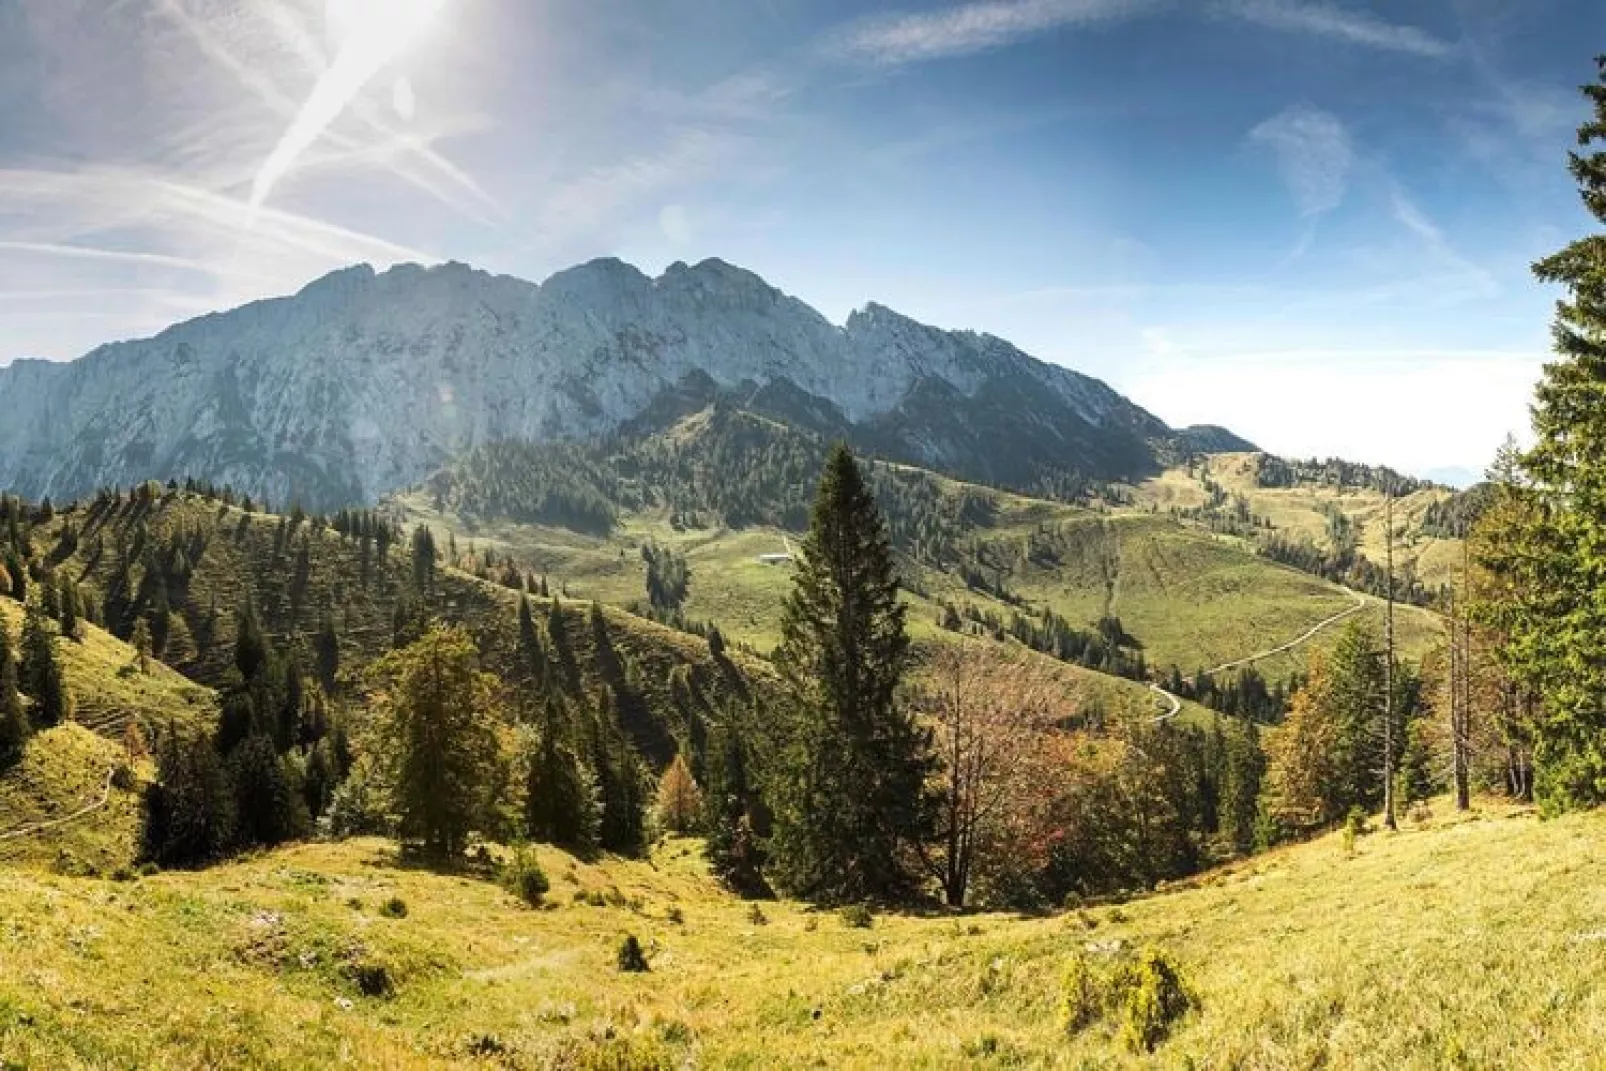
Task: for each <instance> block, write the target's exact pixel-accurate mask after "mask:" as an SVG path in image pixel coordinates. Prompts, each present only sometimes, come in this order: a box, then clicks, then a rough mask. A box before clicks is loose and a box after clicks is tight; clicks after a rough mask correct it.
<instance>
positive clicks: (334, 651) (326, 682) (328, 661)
mask: <svg viewBox="0 0 1606 1071" xmlns="http://www.w3.org/2000/svg"><path fill="white" fill-rule="evenodd" d="M313 647H314V648H315V654H316V656H317V659H318V681H319V683H320V684H322V685H323V690H324V691H326V692H328V693H330V694H331V695H332V694H333V693H334V690H335V682H336V680H337V679H338V678H339V676H340V634H339V633H338V632H336V631H335V617H334V614H332V613H330V612H329V611H328V610H327V609H325V610H324V612H323V614H322V615H321V616H320V617H319V618H318V635H317V637H316V638H315V639H314V640H313Z"/></svg>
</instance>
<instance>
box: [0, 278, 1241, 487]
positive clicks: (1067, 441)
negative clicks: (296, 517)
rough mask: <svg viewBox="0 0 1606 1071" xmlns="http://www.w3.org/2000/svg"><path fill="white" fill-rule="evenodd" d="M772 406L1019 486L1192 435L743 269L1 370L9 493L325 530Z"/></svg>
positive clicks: (383, 303) (1122, 459)
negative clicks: (568, 458) (401, 501)
mask: <svg viewBox="0 0 1606 1071" xmlns="http://www.w3.org/2000/svg"><path fill="white" fill-rule="evenodd" d="M688 390H689V391H691V392H693V393H700V394H704V395H706V394H707V393H708V392H709V391H728V392H733V393H736V394H739V395H741V396H743V397H753V398H757V397H759V396H760V395H763V396H764V398H765V399H766V400H767V404H768V405H769V406H770V407H772V408H774V409H776V410H778V411H782V412H784V413H786V414H787V416H788V419H791V420H793V421H797V422H801V423H804V424H806V425H807V426H810V427H812V428H814V429H815V430H820V431H825V432H829V433H830V434H832V435H842V436H846V437H848V438H850V439H852V440H854V441H855V442H857V443H858V444H859V445H861V446H863V447H864V448H866V449H870V450H874V451H875V452H878V453H882V454H885V455H886V456H889V457H895V458H899V459H901V460H907V461H913V462H918V463H921V464H925V465H928V466H932V467H936V468H940V469H942V470H944V471H949V472H953V473H956V474H960V475H964V476H967V477H970V478H975V479H981V480H986V481H988V482H992V483H998V484H1006V485H1011V486H1031V485H1036V484H1039V483H1042V482H1044V481H1049V482H1062V481H1066V480H1087V479H1110V478H1116V477H1123V478H1140V477H1141V476H1143V475H1147V474H1149V473H1151V472H1155V471H1158V470H1159V468H1160V467H1161V462H1162V461H1163V460H1164V459H1166V458H1170V457H1174V456H1175V455H1177V454H1180V453H1186V452H1190V451H1193V450H1196V449H1199V448H1201V447H1205V448H1210V447H1214V448H1218V449H1219V448H1229V447H1230V448H1234V449H1249V448H1251V447H1250V445H1249V444H1248V443H1245V442H1243V441H1242V440H1240V439H1237V438H1236V437H1233V436H1231V435H1230V433H1226V432H1224V431H1222V430H1221V429H1198V430H1193V431H1182V432H1178V431H1173V430H1172V429H1170V428H1168V427H1167V426H1166V425H1165V424H1164V423H1163V422H1162V421H1160V420H1159V419H1158V418H1156V417H1155V416H1153V415H1152V414H1150V413H1148V412H1146V411H1145V410H1143V409H1142V408H1140V407H1138V406H1137V405H1135V404H1133V403H1132V402H1131V401H1129V400H1127V399H1126V398H1123V397H1122V396H1121V395H1119V394H1117V393H1116V392H1115V391H1113V390H1112V389H1110V388H1109V387H1108V386H1106V385H1105V384H1103V383H1101V382H1099V381H1097V380H1094V379H1091V378H1088V377H1086V376H1082V375H1079V374H1077V373H1075V372H1072V371H1070V370H1068V369H1066V368H1062V367H1059V366H1057V365H1051V364H1046V363H1044V362H1042V361H1038V360H1036V359H1034V358H1032V357H1030V356H1028V355H1027V354H1025V353H1022V352H1021V351H1020V350H1018V349H1016V348H1015V347H1014V346H1011V345H1010V344H1009V343H1007V342H1005V341H1003V340H1002V339H998V338H994V337H992V336H988V335H979V334H976V333H974V332H955V331H942V330H938V329H936V328H932V327H927V326H925V325H923V324H919V323H916V322H915V321H913V320H910V319H908V318H907V317H904V316H900V315H899V314H897V313H895V312H893V311H892V310H890V309H887V308H885V307H883V306H879V305H875V304H870V305H867V306H866V307H865V308H863V309H862V310H860V311H858V312H855V313H854V314H853V315H851V316H850V317H849V318H848V320H847V322H846V323H845V324H843V325H840V326H838V325H836V324H832V323H831V322H829V321H828V320H826V319H825V317H823V316H821V315H820V314H819V313H818V312H816V311H815V310H813V309H811V308H810V307H808V306H807V305H805V304H804V303H802V302H801V301H798V300H797V299H795V298H792V297H789V296H787V295H785V294H783V293H781V292H780V291H779V290H776V289H774V288H773V287H771V286H769V285H768V284H767V283H766V282H764V280H762V279H760V278H759V277H758V276H756V275H753V274H752V273H750V272H747V271H743V270H742V269H740V268H736V267H733V266H732V265H729V264H726V263H724V262H723V261H719V260H707V261H704V262H702V263H700V264H697V265H695V266H688V265H686V264H681V263H677V264H674V265H672V266H671V267H669V268H668V269H667V270H666V271H665V272H664V274H663V275H661V276H659V277H657V278H649V277H648V276H646V275H644V274H642V273H641V272H639V271H637V270H636V269H635V268H633V267H631V266H629V265H628V264H624V263H622V262H620V261H617V260H598V261H593V262H591V263H588V264H584V265H581V266H578V267H575V268H572V269H569V270H567V271H564V272H560V273H559V274H557V275H555V276H553V277H552V278H550V279H548V280H547V281H546V282H545V283H543V284H540V285H536V284H534V283H528V282H524V281H522V280H519V279H514V278H510V277H505V276H492V275H488V274H486V273H484V272H478V271H474V270H473V269H471V268H468V267H466V266H464V265H461V264H447V265H443V266H439V267H432V268H422V267H419V266H417V265H403V266H400V267H396V268H393V269H391V270H389V271H387V272H385V273H383V274H376V273H375V272H374V270H373V269H372V268H370V267H368V266H366V265H361V266H358V267H353V268H349V269H345V270H343V271H339V272H336V273H334V274H332V275H330V276H328V277H326V278H324V279H321V280H319V281H317V282H314V283H312V284H311V285H309V286H307V287H306V288H305V289H304V290H302V291H301V292H300V293H299V294H296V295H294V296H291V297H285V298H280V299H276V300H272V301H263V302H258V303H256V304H252V305H248V306H245V307H243V308H240V309H235V310H233V311H230V312H222V313H217V314H214V315H210V316H205V317H202V318H200V319H197V320H192V321H189V322H187V323H183V324H179V325H177V326H174V327H172V328H169V329H168V330H166V331H164V332H162V333H161V334H160V335H158V336H156V337H155V338H151V339H143V340H139V341H133V342H120V343H114V344H111V345H107V346H102V347H100V348H99V349H97V350H95V351H94V352H92V353H90V354H89V355H87V356H85V357H83V358H82V359H80V360H78V361H74V362H71V363H68V364H51V363H48V362H40V361H17V362H15V363H13V364H12V365H10V366H8V367H6V368H0V488H5V489H9V490H13V491H16V492H19V493H21V494H22V495H24V496H25V497H28V498H31V499H33V500H35V501H38V500H40V499H42V498H44V497H46V496H52V497H54V498H56V499H57V500H60V499H70V498H76V497H83V496H85V495H88V494H91V493H92V492H93V491H94V490H95V489H96V488H98V487H103V486H111V485H125V486H126V485H129V484H133V483H137V482H139V481H142V480H146V479H161V480H166V479H169V478H172V477H177V478H179V479H182V478H184V477H186V476H204V477H206V478H208V479H210V480H212V481H214V482H218V483H227V484H229V485H231V486H233V487H235V488H236V489H237V490H240V491H243V492H246V493H249V494H251V495H253V496H254V497H256V498H258V499H262V498H264V497H266V498H268V499H270V500H271V501H273V502H275V503H290V502H293V501H297V500H299V501H300V502H302V503H303V504H304V505H306V506H308V507H309V508H317V509H333V508H335V507H339V506H358V505H371V504H372V503H373V501H374V500H375V499H377V498H378V497H379V496H380V495H382V494H384V493H385V492H388V491H391V490H395V489H397V488H401V487H405V486H408V485H411V484H413V483H416V482H417V481H419V480H421V479H422V478H423V477H424V476H426V475H427V474H428V473H429V472H431V471H432V470H434V469H435V468H437V467H439V466H440V465H441V464H442V463H443V462H445V461H447V460H449V459H450V458H452V457H455V456H457V455H458V454H460V453H462V452H463V451H464V450H466V449H468V448H471V447H473V446H476V445H481V444H485V443H489V442H495V441H500V440H515V439H516V440H525V441H530V442H541V443H549V442H555V441H559V440H566V439H578V438H587V437H592V436H597V435H604V434H609V433H612V432H614V431H616V430H618V429H619V428H621V427H622V426H624V425H625V424H627V423H628V422H630V421H632V420H634V419H636V418H637V417H638V416H640V415H641V414H642V413H644V412H646V411H648V410H650V409H651V408H653V407H654V406H655V405H658V404H663V403H664V401H665V400H666V399H672V398H673V397H674V396H676V395H677V394H679V393H683V392H685V391H688Z"/></svg>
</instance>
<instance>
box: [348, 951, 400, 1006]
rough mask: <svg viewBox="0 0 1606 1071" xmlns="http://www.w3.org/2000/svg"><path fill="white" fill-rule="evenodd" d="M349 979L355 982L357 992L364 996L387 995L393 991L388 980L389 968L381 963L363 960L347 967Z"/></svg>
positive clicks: (392, 985) (393, 987) (393, 988)
mask: <svg viewBox="0 0 1606 1071" xmlns="http://www.w3.org/2000/svg"><path fill="white" fill-rule="evenodd" d="M349 972H350V974H351V980H352V981H353V982H355V983H357V992H359V993H361V994H362V995H363V996H365V997H388V996H390V995H391V993H393V992H395V986H394V984H392V982H391V980H390V969H389V968H388V967H386V966H385V965H384V964H383V963H375V962H373V961H372V960H364V961H362V962H359V963H353V964H352V965H351V967H350V968H349Z"/></svg>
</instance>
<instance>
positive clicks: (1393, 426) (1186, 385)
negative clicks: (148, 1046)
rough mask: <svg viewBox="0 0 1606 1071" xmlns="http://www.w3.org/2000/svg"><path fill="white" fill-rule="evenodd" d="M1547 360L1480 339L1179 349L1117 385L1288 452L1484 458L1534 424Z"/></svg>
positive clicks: (1394, 460)
mask: <svg viewBox="0 0 1606 1071" xmlns="http://www.w3.org/2000/svg"><path fill="white" fill-rule="evenodd" d="M1544 361H1545V357H1544V356H1543V355H1542V354H1539V353H1525V352H1507V351H1482V350H1469V351H1438V350H1294V351H1280V352H1261V353H1249V354H1243V355H1239V356H1221V357H1213V358H1208V359H1205V358H1201V357H1200V356H1198V355H1197V354H1192V355H1190V354H1188V353H1185V352H1179V353H1177V354H1176V355H1174V356H1168V357H1164V358H1159V359H1156V360H1153V361H1151V362H1149V363H1147V364H1146V365H1145V366H1144V367H1142V368H1141V369H1140V370H1139V371H1138V372H1137V373H1136V374H1134V375H1130V376H1127V377H1124V379H1123V380H1122V381H1121V382H1119V383H1117V386H1119V387H1120V388H1122V389H1123V390H1125V391H1127V392H1128V393H1130V395H1131V396H1132V398H1133V399H1134V400H1135V401H1137V402H1138V403H1139V404H1141V405H1143V406H1145V407H1146V408H1148V409H1150V410H1152V411H1153V412H1154V413H1155V414H1156V415H1157V416H1159V417H1160V418H1161V419H1163V420H1165V421H1167V422H1168V423H1170V424H1173V425H1186V424H1194V423H1213V424H1224V425H1226V426H1227V427H1230V428H1231V429H1232V430H1233V431H1235V432H1237V433H1238V434H1240V435H1243V436H1244V437H1246V438H1248V439H1250V440H1251V441H1253V442H1254V443H1255V444H1257V445H1258V446H1260V447H1262V448H1263V449H1266V450H1270V451H1272V452H1273V453H1278V454H1283V455H1285V456H1297V457H1309V456H1317V457H1328V456H1338V457H1344V458H1348V459H1351V460H1355V461H1366V462H1372V463H1376V464H1387V465H1391V466H1393V467H1395V468H1399V469H1402V470H1405V471H1408V472H1415V473H1426V472H1428V471H1430V470H1433V469H1436V468H1448V467H1452V466H1463V467H1467V468H1472V469H1474V470H1480V469H1481V468H1482V467H1483V466H1484V465H1486V464H1487V463H1488V461H1489V460H1490V459H1491V458H1492V457H1493V455H1494V451H1495V448H1496V447H1498V446H1499V445H1500V442H1501V440H1502V439H1503V438H1504V437H1505V435H1506V434H1507V433H1508V432H1511V433H1515V434H1518V435H1521V434H1523V432H1524V431H1525V429H1526V428H1527V427H1528V402H1529V399H1530V398H1531V397H1532V396H1533V386H1534V384H1535V382H1537V381H1538V378H1539V374H1540V368H1541V366H1542V364H1543V363H1544ZM1424 398H1432V399H1433V404H1431V405H1426V406H1424V405H1423V403H1422V399H1424Z"/></svg>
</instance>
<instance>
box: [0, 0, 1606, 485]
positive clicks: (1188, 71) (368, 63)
mask: <svg viewBox="0 0 1606 1071" xmlns="http://www.w3.org/2000/svg"><path fill="white" fill-rule="evenodd" d="M1603 50H1606V7H1603V6H1602V5H1600V4H1599V3H1598V0H1590V2H1585V0H1394V2H1389V3H1383V2H1382V0H1371V2H1370V3H1366V2H1364V0H1332V2H1316V0H987V2H980V3H970V4H963V3H961V4H954V3H919V2H911V3H910V4H909V5H907V6H900V7H896V8H893V7H887V8H881V7H879V6H878V5H871V4H867V3H846V2H838V0H814V2H810V0H614V2H610V3H596V2H595V0H586V2H582V0H388V2H387V0H253V2H250V3H245V2H241V0H115V2H113V0H0V361H6V360H9V359H11V358H13V357H16V356H23V355H28V356H45V357H52V358H70V357H73V356H76V355H78V354H80V353H82V352H84V351H86V350H88V349H89V348H90V347H92V346H93V345H94V344H96V343H98V342H101V341H106V340H109V339H113V338H122V337H130V336H137V335H142V334H148V333H151V332H154V331H156V330H159V329H160V328H161V327H162V326H164V325H166V324H167V323H170V322H172V321H174V320H176V319H181V318H184V317H187V316H190V315H194V314H198V313H201V312H205V311H210V310H212V309H215V308H219V307H224V306H229V305H233V304H237V303H239V302H241V301H244V300H248V299H252V298H256V297H260V296H265V295H270V294H275V293H282V292H286V291H289V290H293V289H295V288H297V287H299V286H300V285H302V284H304V283H305V282H307V281H308V280H309V279H311V278H314V277H316V276H318V275H321V274H323V273H324V272H326V271H328V270H330V269H333V268H335V267H338V266H341V265H342V264H345V263H349V262H351V261H355V260H367V261H371V262H374V263H376V264H380V265H383V264H387V263H391V262H394V261H398V260H407V259H420V260H439V259H448V258H450V259H459V260H466V261H469V262H471V263H474V264H476V265H479V266H482V267H486V268H489V269H492V270H496V271H502V272H509V273H512V274H517V275H522V276H525V277H528V278H533V279H541V278H544V277H545V276H546V275H547V274H549V273H550V272H552V271H555V270H557V269H560V268H562V267H565V266H567V265H569V264H572V263H574V262H576V261H580V260H585V259H589V258H591V257H595V256H602V255H617V256H622V257H624V258H626V259H628V260H631V261H633V262H634V263H637V264H638V265H640V266H641V267H643V268H644V269H646V270H649V271H657V270H661V269H662V268H663V267H664V266H665V265H667V264H668V263H670V262H672V261H674V260H678V259H684V260H688V261H695V260H697V259H700V258H702V257H706V256H719V257H723V258H724V259H727V260H730V261H733V262H735V263H739V264H742V265H744V266H746V267H750V268H752V269H753V270H755V271H758V272H759V273H760V274H762V275H764V276H765V277H766V278H768V279H769V280H770V281H771V282H773V283H775V284H776V285H778V286H781V287H782V288H783V289H786V290H788V291H790V292H792V293H794V294H796V295H798V296H799V297H801V298H803V299H804V300H806V301H809V302H810V303H812V304H814V305H815V306H817V307H818V308H820V309H821V310H822V311H823V312H825V313H826V314H827V315H828V316H830V317H831V318H833V319H836V320H839V321H840V320H841V319H842V318H844V317H845V316H846V314H847V313H848V312H849V311H850V310H851V309H853V308H855V307H858V306H861V305H863V304H864V303H865V302H866V301H870V300H875V301H879V302H882V303H884V304H888V305H891V306H892V307H894V308H897V309H899V310H901V311H903V312H906V313H908V314H909V315H912V316H915V317H917V318H920V319H924V320H928V321H931V322H934V323H938V324H941V325H944V326H951V327H969V328H975V329H978V330H985V331H990V332H992V333H995V334H998V335H1001V336H1003V337H1006V338H1009V339H1011V340H1012V341H1014V342H1016V343H1018V344H1019V345H1021V346H1022V348H1024V349H1026V350H1027V351H1029V352H1031V353H1034V354H1036V355H1038V356H1040V357H1043V358H1045V359H1049V360H1054V361H1059V362H1061V363H1064V364H1067V365H1070V366H1071V367H1074V368H1077V369H1079V370H1081V371H1085V372H1088V373H1090V374H1093V375H1097V376H1099V377H1101V378H1104V379H1106V380H1108V381H1109V382H1110V383H1112V384H1113V385H1115V386H1116V387H1117V388H1119V389H1121V390H1123V391H1125V392H1127V393H1129V394H1130V395H1131V396H1132V397H1134V398H1135V399H1136V400H1137V401H1139V402H1140V403H1142V404H1144V405H1146V406H1148V407H1149V408H1151V409H1152V410H1154V411H1155V412H1156V413H1157V414H1158V415H1159V416H1161V417H1162V418H1164V419H1166V420H1168V421H1170V422H1172V423H1176V424H1182V423H1191V422H1196V421H1211V422H1216V423H1222V424H1226V425H1228V426H1230V427H1232V428H1234V429H1235V430H1237V431H1239V432H1240V433H1242V434H1245V435H1247V436H1249V437H1251V438H1253V439H1255V440H1256V441H1257V442H1259V443H1260V444H1261V445H1263V446H1265V447H1266V448H1268V449H1272V450H1275V451H1278V452H1281V453H1288V454H1300V455H1305V454H1312V453H1319V454H1339V455H1343V456H1347V457H1353V458H1357V459H1363V460H1371V461H1381V462H1388V463H1392V464H1396V465H1399V466H1402V467H1405V468H1408V469H1411V470H1413V471H1417V472H1426V471H1430V470H1433V469H1436V468H1440V467H1446V466H1462V467H1466V468H1471V469H1479V468H1481V467H1482V466H1483V464H1484V463H1485V462H1486V461H1487V460H1488V457H1489V455H1490V454H1491V453H1492V450H1493V448H1494V446H1495V445H1496V444H1497V443H1498V442H1499V441H1500V440H1501V438H1503V437H1504V435H1505V434H1506V433H1507V432H1508V431H1518V432H1520V431H1521V430H1522V428H1523V426H1524V425H1525V423H1526V411H1525V406H1526V400H1527V394H1528V391H1529V388H1530V387H1531V384H1532V382H1533V380H1534V378H1535V377H1536V375H1537V372H1538V368H1539V365H1540V363H1541V362H1542V360H1543V359H1544V353H1545V350H1546V346H1547V340H1548V327H1547V321H1548V317H1549V310H1550V305H1551V302H1552V301H1553V300H1554V297H1555V294H1554V293H1547V292H1546V291H1545V290H1543V289H1542V288H1540V287H1538V286H1537V285H1536V284H1534V283H1533V282H1532V281H1531V279H1530V277H1529V274H1528V265H1529V264H1530V263H1531V262H1532V261H1533V260H1534V259H1535V258H1537V257H1538V256H1541V255H1543V254H1544V253H1546V252H1548V251H1550V250H1552V249H1554V248H1556V247H1558V246H1559V245H1560V244H1562V243H1564V242H1565V241H1568V240H1570V239H1571V238H1573V237H1576V236H1579V235H1581V234H1583V233H1585V232H1586V231H1587V230H1588V227H1589V220H1588V218H1587V217H1586V215H1585V213H1584V212H1583V210H1582V208H1581V207H1580V206H1579V204H1578V200H1577V197H1576V194H1575V193H1574V191H1573V188H1572V186H1571V183H1570V181H1569V179H1568V177H1567V175H1566V172H1565V169H1564V164H1565V152H1566V150H1567V148H1568V147H1569V145H1570V142H1571V134H1572V130H1573V128H1574V127H1575V126H1576V125H1577V124H1578V122H1579V121H1580V119H1581V118H1582V115H1583V109H1582V102H1581V99H1580V98H1579V96H1578V95H1577V92H1576V87H1577V85H1578V84H1579V83H1581V82H1583V81H1586V80H1588V79H1590V78H1591V77H1592V75H1593V64H1592V62H1591V59H1592V56H1593V55H1594V54H1595V53H1596V52H1599V51H1603Z"/></svg>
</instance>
